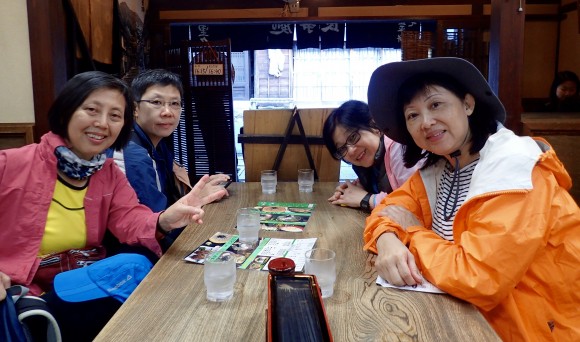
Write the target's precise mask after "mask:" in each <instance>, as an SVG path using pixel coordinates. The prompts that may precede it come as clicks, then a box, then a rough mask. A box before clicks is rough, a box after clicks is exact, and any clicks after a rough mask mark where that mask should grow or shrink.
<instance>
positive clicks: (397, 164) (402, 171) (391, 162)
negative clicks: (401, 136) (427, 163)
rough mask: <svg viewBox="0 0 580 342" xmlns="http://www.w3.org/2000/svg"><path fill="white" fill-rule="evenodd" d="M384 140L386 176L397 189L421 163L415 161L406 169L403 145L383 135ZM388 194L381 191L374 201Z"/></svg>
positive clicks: (394, 188) (380, 199)
mask: <svg viewBox="0 0 580 342" xmlns="http://www.w3.org/2000/svg"><path fill="white" fill-rule="evenodd" d="M384 141H385V158H384V161H385V170H386V172H387V177H388V178H389V183H390V184H391V187H392V188H393V190H396V189H398V188H399V187H400V186H401V185H403V183H405V181H406V180H407V179H408V178H409V177H411V175H413V173H415V171H417V169H419V168H420V167H421V165H422V163H417V165H415V166H413V167H412V168H410V169H408V168H406V167H405V165H404V164H403V145H401V144H399V143H398V142H395V141H393V140H392V139H391V138H389V137H387V136H386V135H385V136H384ZM387 195H388V194H387V193H386V192H381V193H379V194H377V197H376V202H377V203H380V202H381V201H382V200H383V198H385V197H386V196H387Z"/></svg>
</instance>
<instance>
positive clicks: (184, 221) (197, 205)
mask: <svg viewBox="0 0 580 342" xmlns="http://www.w3.org/2000/svg"><path fill="white" fill-rule="evenodd" d="M209 183H210V177H209V176H208V175H205V176H203V177H202V178H201V179H200V180H199V182H197V184H195V186H194V187H193V189H191V191H190V192H189V193H188V194H187V195H185V196H183V197H181V198H180V199H179V200H178V201H177V202H175V203H174V204H173V205H172V206H170V207H169V208H167V210H165V211H164V212H163V213H161V215H159V225H160V226H161V228H162V229H163V230H165V231H170V230H172V229H175V228H181V227H183V226H186V225H188V224H190V223H192V222H196V223H197V224H202V223H203V221H202V220H201V218H202V216H203V210H202V209H201V207H202V206H203V205H204V204H207V203H211V202H213V201H215V200H217V199H219V198H222V197H224V196H225V194H226V193H227V191H226V189H223V187H222V189H221V190H218V191H215V192H213V193H210V194H207V195H205V194H204V189H205V187H206V186H207V185H208V184H209Z"/></svg>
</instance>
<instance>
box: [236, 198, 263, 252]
mask: <svg viewBox="0 0 580 342" xmlns="http://www.w3.org/2000/svg"><path fill="white" fill-rule="evenodd" d="M236 223H237V224H236V228H237V229H238V234H239V240H240V244H241V247H242V248H243V249H253V248H256V247H257V246H258V239H259V233H260V212H259V211H258V210H257V209H255V208H240V209H238V213H237V222H236Z"/></svg>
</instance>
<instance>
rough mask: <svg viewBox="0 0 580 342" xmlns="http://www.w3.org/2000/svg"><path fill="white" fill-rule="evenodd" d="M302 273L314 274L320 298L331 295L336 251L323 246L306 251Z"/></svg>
mask: <svg viewBox="0 0 580 342" xmlns="http://www.w3.org/2000/svg"><path fill="white" fill-rule="evenodd" d="M305 256H306V263H305V264H304V273H305V274H313V275H315V276H316V281H317V282H318V286H320V291H321V292H322V298H328V297H331V296H332V294H333V293H334V282H335V281H336V253H335V252H334V251H333V250H330V249H325V248H315V249H311V250H309V251H306V254H305Z"/></svg>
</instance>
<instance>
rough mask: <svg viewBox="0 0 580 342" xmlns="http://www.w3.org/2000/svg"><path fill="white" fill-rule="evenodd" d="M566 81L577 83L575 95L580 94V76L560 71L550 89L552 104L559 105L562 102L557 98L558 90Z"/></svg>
mask: <svg viewBox="0 0 580 342" xmlns="http://www.w3.org/2000/svg"><path fill="white" fill-rule="evenodd" d="M566 81H572V82H574V83H576V94H574V95H576V96H577V95H578V93H579V92H580V79H578V75H576V74H575V73H574V72H572V71H567V70H564V71H560V72H558V73H556V75H555V76H554V81H552V86H551V87H550V103H558V102H559V101H560V100H559V99H558V96H556V89H558V86H560V84H562V83H564V82H566Z"/></svg>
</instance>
